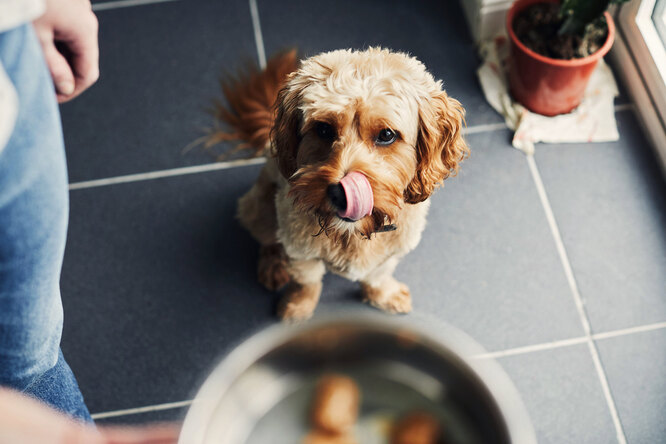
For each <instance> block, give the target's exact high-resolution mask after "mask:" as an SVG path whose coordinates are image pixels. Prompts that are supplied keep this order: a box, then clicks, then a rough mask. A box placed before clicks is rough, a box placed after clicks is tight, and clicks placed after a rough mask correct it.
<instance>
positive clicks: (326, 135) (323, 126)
mask: <svg viewBox="0 0 666 444" xmlns="http://www.w3.org/2000/svg"><path fill="white" fill-rule="evenodd" d="M315 131H316V132H317V136H319V138H320V139H322V140H333V139H335V130H334V129H333V127H332V126H331V125H330V124H328V123H326V122H317V123H315Z"/></svg>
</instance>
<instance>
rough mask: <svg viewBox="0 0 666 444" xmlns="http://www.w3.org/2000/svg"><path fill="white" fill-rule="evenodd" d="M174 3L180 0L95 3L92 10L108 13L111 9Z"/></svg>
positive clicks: (130, 0)
mask: <svg viewBox="0 0 666 444" xmlns="http://www.w3.org/2000/svg"><path fill="white" fill-rule="evenodd" d="M174 1H178V0H117V1H111V2H103V3H94V4H93V5H92V10H93V11H95V12H97V11H108V10H110V9H118V8H127V7H130V6H141V5H152V4H154V3H166V2H174Z"/></svg>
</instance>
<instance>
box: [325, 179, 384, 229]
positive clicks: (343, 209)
mask: <svg viewBox="0 0 666 444" xmlns="http://www.w3.org/2000/svg"><path fill="white" fill-rule="evenodd" d="M326 195H327V196H328V198H329V200H330V201H331V203H332V204H333V206H334V207H335V208H336V209H337V210H338V216H340V217H341V218H343V219H348V220H351V221H357V220H359V219H362V218H364V217H365V216H368V215H370V214H372V208H373V206H374V198H373V195H372V186H370V182H368V178H367V177H365V175H364V174H363V173H359V172H358V171H352V172H350V173H348V174H347V175H346V176H345V177H343V178H342V180H340V183H337V184H333V185H329V186H328V188H327V189H326Z"/></svg>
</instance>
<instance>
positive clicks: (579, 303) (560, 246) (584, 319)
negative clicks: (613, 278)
mask: <svg viewBox="0 0 666 444" xmlns="http://www.w3.org/2000/svg"><path fill="white" fill-rule="evenodd" d="M526 157H527V164H528V165H529V169H530V173H531V174H532V179H533V180H534V184H535V186H536V188H537V193H538V194H539V199H540V200H541V205H542V206H543V209H544V212H545V213H546V219H547V220H548V225H549V226H550V230H551V233H552V235H553V239H554V241H555V245H556V247H557V252H558V254H559V256H560V261H561V262H562V266H563V268H564V273H565V275H566V278H567V281H568V283H569V287H570V289H571V292H572V294H573V297H574V302H575V304H576V309H577V310H578V314H579V317H580V320H581V323H582V324H583V331H584V332H585V338H586V342H587V345H588V348H589V350H590V354H591V355H592V361H593V362H594V367H595V369H596V372H597V376H598V377H599V382H600V383H601V389H602V391H603V393H604V397H605V398H606V404H607V405H608V409H609V411H610V414H611V419H612V420H613V425H614V426H615V433H616V436H617V440H618V443H619V444H626V442H627V438H626V437H625V434H624V430H623V428H622V423H621V422H620V417H619V415H618V413H617V407H616V406H615V401H614V400H613V395H612V394H611V391H610V386H609V385H608V378H607V377H606V372H605V371H604V368H603V366H602V364H601V359H600V358H599V351H598V350H597V346H596V343H595V342H594V339H593V337H592V329H591V328H590V320H589V317H588V315H587V312H586V310H585V306H584V305H583V300H582V297H581V295H580V291H579V289H578V284H577V283H576V279H575V277H574V275H573V269H572V268H571V263H570V262H569V257H568V255H567V252H566V249H565V248H564V243H563V242H562V236H561V234H560V230H559V228H558V226H557V222H556V220H555V216H554V214H553V210H552V207H551V206H550V202H549V200H548V195H547V194H546V189H545V187H544V185H543V181H542V180H541V175H540V174H539V169H538V168H537V165H536V161H535V160H534V156H532V155H528V156H526Z"/></svg>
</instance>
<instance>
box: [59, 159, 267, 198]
mask: <svg viewBox="0 0 666 444" xmlns="http://www.w3.org/2000/svg"><path fill="white" fill-rule="evenodd" d="M263 163H266V158H265V157H256V158H252V159H239V160H232V161H229V162H215V163H207V164H203V165H195V166H190V167H182V168H172V169H170V170H160V171H151V172H149V173H138V174H128V175H126V176H116V177H108V178H106V179H95V180H86V181H83V182H74V183H71V184H69V190H70V191H72V190H82V189H86V188H96V187H103V186H107V185H117V184H121V183H130V182H140V181H144V180H152V179H161V178H163V177H173V176H184V175H188V174H197V173H204V172H207V171H219V170H227V169H230V168H237V167H243V166H249V165H261V164H263Z"/></svg>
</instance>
